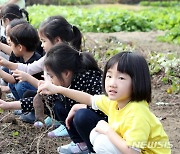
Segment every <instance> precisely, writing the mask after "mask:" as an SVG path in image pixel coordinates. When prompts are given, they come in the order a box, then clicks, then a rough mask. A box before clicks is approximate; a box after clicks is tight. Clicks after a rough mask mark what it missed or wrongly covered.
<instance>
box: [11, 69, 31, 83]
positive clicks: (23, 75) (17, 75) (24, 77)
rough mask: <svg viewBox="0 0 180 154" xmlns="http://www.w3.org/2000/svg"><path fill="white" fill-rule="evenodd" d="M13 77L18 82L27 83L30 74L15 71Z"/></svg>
mask: <svg viewBox="0 0 180 154" xmlns="http://www.w3.org/2000/svg"><path fill="white" fill-rule="evenodd" d="M12 72H13V74H12V75H13V76H14V77H15V78H16V80H19V81H20V82H21V81H27V79H28V77H29V76H30V75H29V74H28V73H26V72H23V71H20V70H13V71H12Z"/></svg>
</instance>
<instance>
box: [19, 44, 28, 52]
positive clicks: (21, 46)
mask: <svg viewBox="0 0 180 154" xmlns="http://www.w3.org/2000/svg"><path fill="white" fill-rule="evenodd" d="M18 47H19V51H20V52H22V51H25V50H26V47H25V46H24V45H21V44H18Z"/></svg>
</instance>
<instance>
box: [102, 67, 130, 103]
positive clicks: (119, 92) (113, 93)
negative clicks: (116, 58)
mask: <svg viewBox="0 0 180 154" xmlns="http://www.w3.org/2000/svg"><path fill="white" fill-rule="evenodd" d="M105 90H106V93H107V95H108V97H109V98H110V99H111V100H115V101H118V102H119V103H121V102H123V103H127V102H129V101H130V99H131V92H132V80H131V77H130V76H129V75H128V74H125V73H121V72H119V71H117V64H115V65H114V66H112V67H111V68H110V69H108V71H107V73H106V78H105Z"/></svg>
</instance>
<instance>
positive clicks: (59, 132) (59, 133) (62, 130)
mask: <svg viewBox="0 0 180 154" xmlns="http://www.w3.org/2000/svg"><path fill="white" fill-rule="evenodd" d="M65 136H69V134H68V132H67V129H66V127H65V126H64V125H60V126H59V127H58V128H56V129H55V130H53V131H51V132H49V133H48V137H65Z"/></svg>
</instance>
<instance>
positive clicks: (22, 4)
mask: <svg viewBox="0 0 180 154" xmlns="http://www.w3.org/2000/svg"><path fill="white" fill-rule="evenodd" d="M8 1H9V0H0V5H4V4H6V3H7V2H8ZM15 4H17V5H18V6H19V7H20V8H25V0H19V1H18V2H16V3H15Z"/></svg>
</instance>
